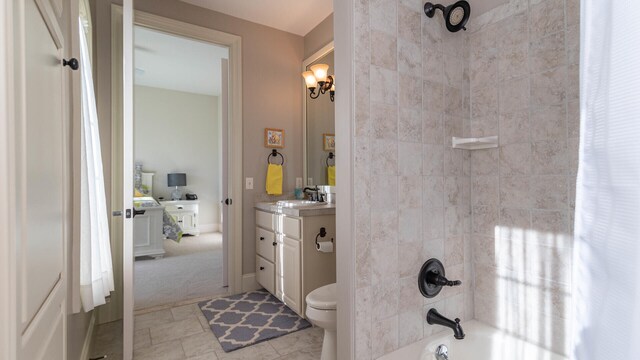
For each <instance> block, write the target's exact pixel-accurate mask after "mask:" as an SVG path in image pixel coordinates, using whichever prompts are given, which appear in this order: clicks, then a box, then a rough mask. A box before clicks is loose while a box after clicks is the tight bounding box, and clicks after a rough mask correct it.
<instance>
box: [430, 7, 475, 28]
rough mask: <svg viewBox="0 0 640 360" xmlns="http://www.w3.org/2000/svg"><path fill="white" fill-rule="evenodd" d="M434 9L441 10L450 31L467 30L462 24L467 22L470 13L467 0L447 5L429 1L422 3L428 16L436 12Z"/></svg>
mask: <svg viewBox="0 0 640 360" xmlns="http://www.w3.org/2000/svg"><path fill="white" fill-rule="evenodd" d="M436 9H440V10H442V14H443V15H444V22H445V24H446V25H447V30H449V31H451V32H458V31H460V30H461V29H462V30H467V28H465V27H464V26H465V25H466V24H467V20H469V15H470V14H471V6H469V3H468V2H467V1H465V0H461V1H458V2H456V3H454V4H451V5H449V6H447V7H445V6H443V5H441V4H432V3H430V2H427V3H425V4H424V13H425V14H426V15H427V16H428V17H430V18H432V17H433V16H434V15H435V14H436Z"/></svg>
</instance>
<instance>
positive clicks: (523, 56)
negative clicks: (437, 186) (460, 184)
mask: <svg viewBox="0 0 640 360" xmlns="http://www.w3.org/2000/svg"><path fill="white" fill-rule="evenodd" d="M515 3H517V1H513V0H512V1H511V6H509V5H506V6H502V7H499V8H496V9H494V10H491V11H490V12H489V13H486V14H484V15H483V16H481V17H479V18H478V19H475V23H476V24H477V27H481V29H480V30H478V31H475V32H473V33H471V37H470V39H471V54H472V55H471V59H470V70H471V115H472V117H471V133H472V135H473V136H484V135H489V134H491V135H495V134H499V135H500V148H499V149H492V150H482V151H474V152H472V157H471V176H472V183H471V189H472V190H471V193H472V197H471V199H472V209H473V227H472V229H473V244H474V249H473V250H474V255H475V256H474V259H475V271H476V274H475V275H476V278H475V279H476V287H475V306H476V308H475V309H476V311H475V314H476V317H477V318H478V319H480V320H482V321H485V322H487V323H489V324H491V325H493V326H496V327H499V328H502V329H504V330H507V331H509V332H512V333H515V334H516V335H518V336H519V337H522V338H525V339H528V340H530V341H532V342H534V343H538V344H540V345H542V346H543V347H545V348H549V349H552V350H554V351H556V352H559V353H561V354H567V353H568V345H569V335H568V333H569V331H568V330H569V328H568V325H569V321H568V319H570V318H571V311H570V310H571V309H570V307H571V264H572V262H571V259H572V247H573V212H574V193H575V177H576V171H577V166H578V161H577V154H578V136H579V130H578V123H579V117H578V60H579V59H578V56H579V41H578V38H579V35H578V34H579V17H580V14H579V11H578V8H579V1H578V0H565V1H563V0H543V1H537V2H536V4H533V3H532V4H531V5H530V6H529V7H528V8H527V6H526V2H524V4H525V6H524V8H522V10H521V11H517V12H514V11H513V10H512V9H515V8H517V7H515V6H513V5H515ZM565 7H566V11H567V17H566V19H565V17H564V14H565V12H564V11H565Z"/></svg>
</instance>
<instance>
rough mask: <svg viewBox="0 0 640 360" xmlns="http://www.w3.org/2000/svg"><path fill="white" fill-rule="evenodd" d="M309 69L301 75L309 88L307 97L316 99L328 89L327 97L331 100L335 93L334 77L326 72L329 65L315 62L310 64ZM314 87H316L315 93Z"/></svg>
mask: <svg viewBox="0 0 640 360" xmlns="http://www.w3.org/2000/svg"><path fill="white" fill-rule="evenodd" d="M310 69H311V70H310V71H305V72H303V73H302V77H303V78H304V81H305V83H306V84H307V89H309V97H311V98H312V99H317V98H318V97H319V96H320V94H324V93H326V92H327V91H328V92H329V98H330V99H331V101H333V100H334V96H335V94H336V85H335V83H334V81H335V77H334V76H332V75H328V74H327V72H328V71H329V65H326V64H315V65H312V66H311V67H310ZM316 88H317V89H318V92H317V93H316Z"/></svg>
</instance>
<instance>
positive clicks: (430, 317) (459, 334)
mask: <svg viewBox="0 0 640 360" xmlns="http://www.w3.org/2000/svg"><path fill="white" fill-rule="evenodd" d="M427 323H429V324H430V325H434V324H435V325H442V326H446V327H448V328H450V329H452V330H453V337H455V338H456V339H458V340H462V339H464V331H463V330H462V326H460V319H458V318H456V319H455V321H454V320H449V319H447V318H446V317H444V316H442V315H441V314H440V313H439V312H438V310H436V309H431V310H429V312H428V313H427Z"/></svg>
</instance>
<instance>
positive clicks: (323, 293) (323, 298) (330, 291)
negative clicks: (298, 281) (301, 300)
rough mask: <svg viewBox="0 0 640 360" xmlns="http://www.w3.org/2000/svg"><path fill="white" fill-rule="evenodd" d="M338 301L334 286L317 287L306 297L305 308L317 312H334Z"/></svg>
mask: <svg viewBox="0 0 640 360" xmlns="http://www.w3.org/2000/svg"><path fill="white" fill-rule="evenodd" d="M337 299H338V294H337V288H336V284H335V283H333V284H329V285H325V286H322V287H319V288H317V289H315V290H313V291H312V292H310V293H309V294H308V295H307V299H306V300H307V306H310V307H312V308H314V309H318V310H336V303H337Z"/></svg>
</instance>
